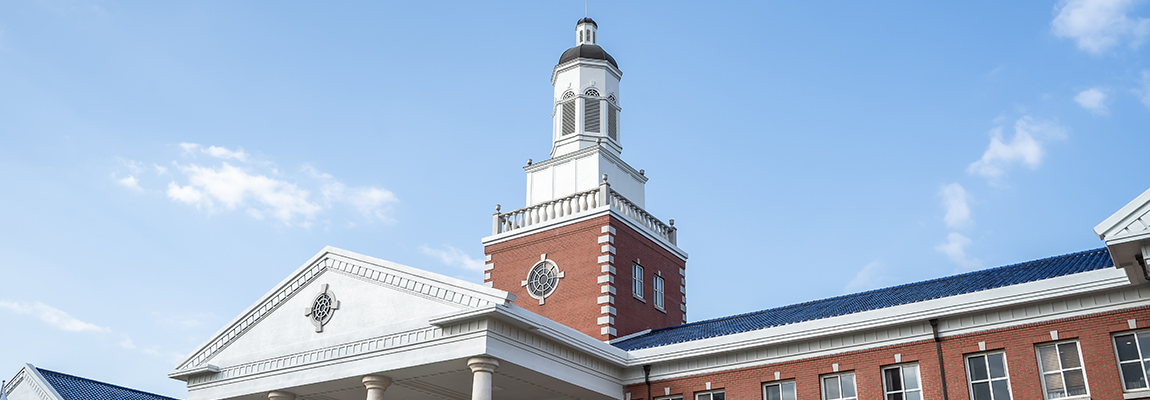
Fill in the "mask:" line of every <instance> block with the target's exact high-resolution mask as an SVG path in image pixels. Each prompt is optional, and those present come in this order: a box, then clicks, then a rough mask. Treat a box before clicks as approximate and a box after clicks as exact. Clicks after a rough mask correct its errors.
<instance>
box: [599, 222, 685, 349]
mask: <svg viewBox="0 0 1150 400" xmlns="http://www.w3.org/2000/svg"><path fill="white" fill-rule="evenodd" d="M611 226H612V227H614V228H615V268H616V271H615V272H616V276H615V287H616V289H617V290H618V294H617V296H616V297H615V308H616V309H617V312H618V315H617V316H616V318H615V329H616V331H617V333H618V336H626V335H629V334H632V333H635V332H639V331H642V330H644V329H657V328H665V327H668V326H675V325H681V324H682V323H683V311H682V309H681V308H679V305H681V304H683V293H681V292H680V291H679V287H680V286H681V285H683V283H684V282H683V279H684V278H683V276H682V275H680V274H679V269H680V268H686V265H687V263H686V261H683V260H682V259H680V258H679V257H677V256H675V255H674V254H671V252H669V251H667V250H666V249H664V248H663V247H661V246H659V245H658V244H656V243H654V242H653V241H651V240H650V239H647V238H646V237H644V236H643V235H642V234H641V233H639V232H636V231H635V230H634V229H631V228H630V227H628V226H627V224H626V223H624V222H622V221H619V220H617V219H612V221H611ZM635 261H640V263H639V265H642V266H643V275H644V276H643V292H644V293H643V300H639V299H637V298H635V297H634V296H633V295H632V294H631V265H632V263H634V262H635ZM656 273H658V274H660V275H661V276H662V277H663V280H664V283H665V287H664V288H663V289H664V292H665V296H664V299H665V301H666V303H665V304H664V309H665V310H666V312H663V311H659V310H658V309H656V308H655V301H654V297H653V296H654V290H655V289H654V285H655V283H654V282H655V280H654V278H653V275H655V274H656Z"/></svg>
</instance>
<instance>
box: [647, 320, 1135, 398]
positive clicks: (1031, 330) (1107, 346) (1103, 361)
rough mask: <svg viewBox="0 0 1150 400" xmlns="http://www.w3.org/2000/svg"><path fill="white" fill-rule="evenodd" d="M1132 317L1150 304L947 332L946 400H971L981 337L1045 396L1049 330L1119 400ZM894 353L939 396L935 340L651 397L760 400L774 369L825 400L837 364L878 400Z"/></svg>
mask: <svg viewBox="0 0 1150 400" xmlns="http://www.w3.org/2000/svg"><path fill="white" fill-rule="evenodd" d="M1129 319H1137V320H1138V325H1137V326H1138V329H1146V328H1150V307H1138V308H1130V309H1125V310H1119V311H1112V312H1106V313H1099V314H1092V315H1089V316H1083V317H1075V318H1067V319H1062V320H1056V321H1050V322H1043V323H1035V324H1029V325H1022V326H1017V327H1010V328H1004V329H997V330H991V331H983V332H978V333H973V334H965V335H959V336H951V337H944V338H943V339H942V348H943V362H944V363H945V367H946V382H947V386H948V388H947V389H948V390H947V392H948V394H949V400H966V399H970V391H969V389H968V388H967V380H966V365H965V358H964V356H965V355H967V354H973V353H981V352H982V351H980V350H979V348H978V342H986V351H994V350H1004V351H1005V353H1006V359H1007V370H1008V373H1009V376H1010V388H1011V391H1012V394H1013V398H1014V399H1016V400H1019V399H1042V398H1044V397H1043V395H1042V383H1041V382H1040V380H1039V379H1040V377H1039V372H1038V361H1037V357H1036V355H1035V346H1036V345H1039V344H1044V343H1052V342H1054V341H1052V340H1051V339H1050V331H1052V330H1057V331H1058V337H1059V341H1062V340H1067V339H1077V340H1078V342H1079V345H1080V346H1081V349H1082V356H1083V363H1084V365H1085V370H1086V379H1087V383H1088V386H1089V391H1090V397H1091V398H1092V399H1095V400H1100V399H1122V398H1123V392H1122V383H1121V382H1120V377H1119V376H1120V375H1119V373H1118V362H1117V358H1116V357H1115V354H1114V350H1113V346H1112V344H1111V334H1112V333H1117V332H1125V331H1129V330H1130V329H1129V327H1128V325H1127V320H1129ZM895 354H901V355H902V363H904V364H905V363H911V362H917V363H918V365H919V376H920V379H921V381H922V385H923V398H924V399H929V400H939V399H942V385H941V382H942V381H941V379H940V378H939V376H940V374H939V368H938V358H937V355H936V352H935V344H934V341H933V340H925V341H919V342H914V343H908V344H901V345H894V346H887V347H881V348H876V349H869V350H863V351H856V352H849V353H842V354H835V355H829V356H821V357H811V358H807V359H802V360H797V361H791V362H783V363H775V364H768V365H764V366H759V367H749V368H742V369H735V370H730V371H724V372H718V373H713V374H705V375H696V376H690V377H684V378H676V379H669V380H660V381H653V382H652V384H651V388H652V392H653V393H654V397H661V396H663V395H664V394H663V393H664V389H663V388H664V387H670V393H671V394H672V395H682V396H683V397H684V398H685V399H686V400H693V395H694V393H696V392H702V391H706V389H705V387H706V383H707V382H711V387H712V389H725V390H726V398H727V399H732V400H747V399H762V398H763V397H762V396H763V394H762V384H763V383H766V382H771V381H774V380H775V378H774V374H775V372H776V371H778V372H780V373H781V374H780V375H781V376H780V378H781V379H782V380H794V381H795V382H796V389H797V391H798V397H799V399H800V400H808V399H810V400H815V399H821V398H822V397H821V388H820V382H819V377H820V376H821V375H824V374H829V373H833V371H832V364H834V363H838V364H839V371H840V372H847V371H854V372H855V379H856V386H857V388H858V393H859V399H860V400H880V399H882V398H883V393H882V388H883V386H882V380H881V375H880V374H881V369H882V367H884V366H890V365H896V364H899V363H896V362H895V358H894V355H895ZM624 392H628V393H630V394H631V398H632V399H634V400H638V399H645V398H650V397H649V396H648V393H647V386H646V385H645V384H641V383H640V384H637V385H630V386H627V387H626V388H625V389H624Z"/></svg>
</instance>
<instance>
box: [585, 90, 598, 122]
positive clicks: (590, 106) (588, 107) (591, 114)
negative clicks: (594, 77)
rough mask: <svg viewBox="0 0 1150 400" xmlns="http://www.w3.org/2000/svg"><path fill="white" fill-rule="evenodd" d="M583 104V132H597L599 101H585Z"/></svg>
mask: <svg viewBox="0 0 1150 400" xmlns="http://www.w3.org/2000/svg"><path fill="white" fill-rule="evenodd" d="M592 90H594V89H592ZM596 94H598V93H596ZM584 102H585V103H584V107H583V131H585V132H599V100H596V99H586V100H584Z"/></svg>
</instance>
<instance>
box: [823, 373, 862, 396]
mask: <svg viewBox="0 0 1150 400" xmlns="http://www.w3.org/2000/svg"><path fill="white" fill-rule="evenodd" d="M822 381H823V400H840V399H842V400H857V399H858V395H857V394H855V374H854V373H847V374H838V375H828V376H824V377H823V379H822Z"/></svg>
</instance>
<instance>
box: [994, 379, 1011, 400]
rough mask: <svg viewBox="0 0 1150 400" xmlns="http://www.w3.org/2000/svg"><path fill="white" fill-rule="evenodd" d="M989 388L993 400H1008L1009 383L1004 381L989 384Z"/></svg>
mask: <svg viewBox="0 0 1150 400" xmlns="http://www.w3.org/2000/svg"><path fill="white" fill-rule="evenodd" d="M990 388H991V390H993V391H994V399H995V400H1010V382H1008V381H1006V380H1005V379H1004V380H1001V381H994V382H990Z"/></svg>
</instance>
